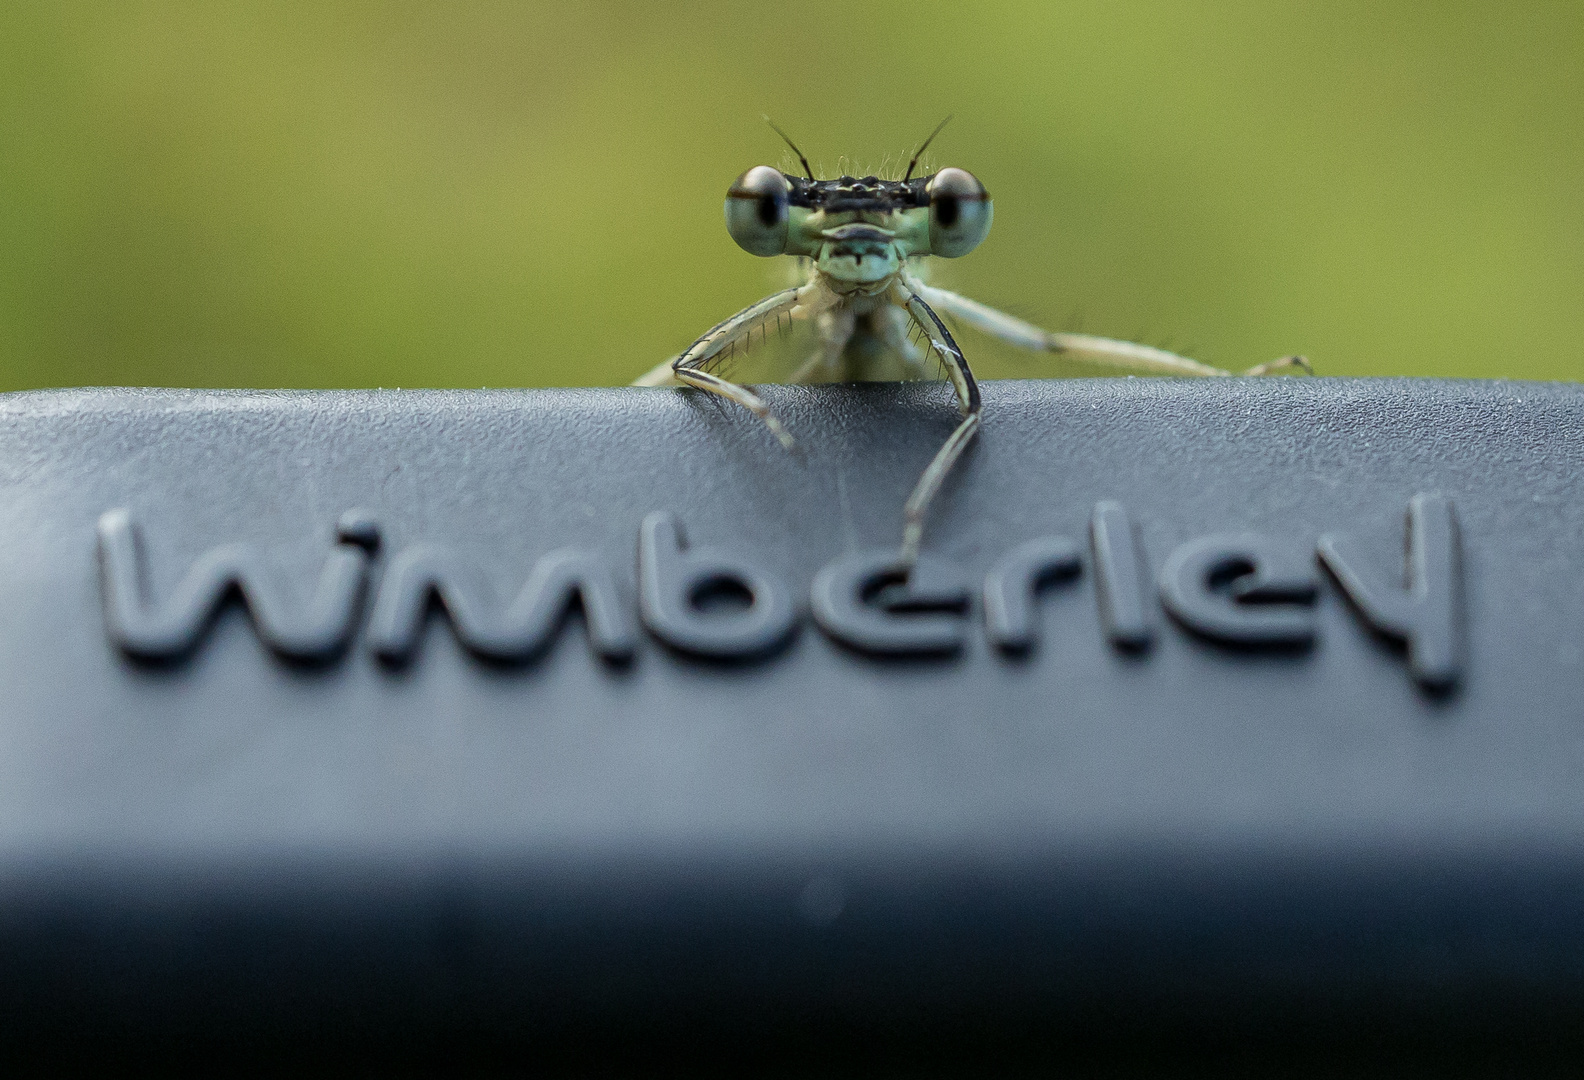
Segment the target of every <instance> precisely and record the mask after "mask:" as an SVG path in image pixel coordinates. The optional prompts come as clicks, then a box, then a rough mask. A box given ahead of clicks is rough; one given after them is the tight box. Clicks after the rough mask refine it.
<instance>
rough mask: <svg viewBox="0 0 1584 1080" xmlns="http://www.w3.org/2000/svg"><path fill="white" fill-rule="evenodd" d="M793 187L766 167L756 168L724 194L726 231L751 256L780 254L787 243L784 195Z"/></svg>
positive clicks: (759, 166) (746, 173)
mask: <svg viewBox="0 0 1584 1080" xmlns="http://www.w3.org/2000/svg"><path fill="white" fill-rule="evenodd" d="M791 190H792V185H791V184H789V183H787V178H786V177H784V176H782V175H781V174H780V172H778V171H777V170H775V169H772V168H771V167H770V166H768V165H756V166H755V167H753V168H752V169H749V170H748V171H747V172H745V173H743V174H742V175H741V176H739V177H738V178H737V179H736V181H735V182H733V184H732V186H731V189H730V190H729V191H727V192H726V231H727V232H729V233H731V235H732V239H733V240H735V241H737V246H738V247H740V248H742V249H743V250H744V251H746V252H749V253H750V254H753V255H780V254H783V253H784V252H785V251H786V243H787V194H788V193H789V192H790V191H791Z"/></svg>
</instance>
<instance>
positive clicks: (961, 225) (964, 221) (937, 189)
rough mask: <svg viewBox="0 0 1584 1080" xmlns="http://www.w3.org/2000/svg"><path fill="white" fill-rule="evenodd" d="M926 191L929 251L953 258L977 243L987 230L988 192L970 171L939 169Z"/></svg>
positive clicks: (988, 224)
mask: <svg viewBox="0 0 1584 1080" xmlns="http://www.w3.org/2000/svg"><path fill="white" fill-rule="evenodd" d="M925 190H927V191H928V192H929V201H930V203H929V206H930V216H929V233H930V253H931V254H932V255H941V256H944V257H945V258H948V259H955V258H957V257H959V256H961V255H966V254H968V253H969V252H970V251H972V250H973V249H974V248H976V247H978V246H979V241H981V240H983V239H984V238H985V235H986V234H987V233H989V231H990V215H991V211H992V210H993V209H994V208H993V207H992V206H991V205H990V194H989V192H987V191H985V189H984V185H983V184H981V183H980V182H979V181H978V179H977V178H976V177H975V176H974V174H973V173H971V172H967V171H965V170H963V169H942V170H941V171H940V172H938V173H936V174H935V175H934V177H933V178H931V180H930V182H929V187H928V188H926V189H925Z"/></svg>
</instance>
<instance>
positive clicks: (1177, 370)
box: [909, 280, 1314, 376]
mask: <svg viewBox="0 0 1584 1080" xmlns="http://www.w3.org/2000/svg"><path fill="white" fill-rule="evenodd" d="M909 284H910V285H911V286H912V288H913V289H914V291H915V292H917V293H918V294H919V295H921V296H923V297H924V298H925V299H926V300H927V301H928V302H929V303H931V304H933V305H935V306H936V307H938V308H940V309H941V310H942V311H945V312H948V313H950V314H952V315H955V316H956V317H957V318H959V319H961V320H962V321H963V322H965V323H967V324H968V325H969V326H972V327H974V328H975V329H976V330H982V331H983V332H984V333H986V334H989V335H990V336H991V337H994V338H999V339H1000V340H1002V341H1004V342H1006V343H1007V344H1009V345H1016V346H1017V347H1018V348H1021V349H1031V350H1034V351H1036V352H1052V353H1056V354H1057V355H1059V356H1068V357H1071V358H1072V359H1074V360H1083V361H1087V362H1088V363H1091V364H1109V365H1111V366H1113V367H1121V368H1129V369H1132V370H1135V371H1154V372H1159V373H1160V374H1163V375H1206V376H1216V375H1230V374H1232V372H1230V371H1226V370H1224V369H1222V368H1218V367H1211V366H1210V365H1209V364H1201V363H1200V362H1199V361H1197V360H1190V359H1188V358H1187V357H1186V356H1178V355H1177V354H1176V353H1172V352H1167V351H1166V350H1165V349H1157V348H1154V347H1153V346H1150V345H1139V344H1136V343H1134V342H1131V341H1117V340H1116V339H1114V338H1103V337H1095V336H1094V335H1092V334H1059V333H1052V332H1051V331H1048V330H1041V329H1040V328H1039V327H1037V326H1035V325H1033V324H1032V323H1027V322H1024V321H1023V320H1022V319H1018V318H1014V317H1013V316H1011V315H1008V314H1006V313H1005V312H1002V311H997V310H996V309H995V308H993V307H990V306H988V305H986V304H981V303H979V301H977V300H970V299H968V297H966V296H961V295H959V294H957V293H954V292H948V291H947V290H946V289H935V288H931V287H930V286H928V285H923V284H921V283H919V282H915V281H911V280H909ZM1295 367H1296V368H1302V369H1303V370H1304V371H1307V372H1309V374H1311V375H1312V374H1314V371H1313V370H1312V369H1311V368H1310V367H1309V361H1307V360H1305V359H1304V358H1303V357H1301V356H1284V357H1282V358H1281V359H1279V360H1272V361H1270V362H1269V363H1266V364H1259V365H1256V366H1255V367H1251V368H1249V369H1248V370H1247V371H1245V372H1243V374H1245V375H1269V374H1270V373H1271V372H1273V371H1280V370H1282V369H1283V368H1295Z"/></svg>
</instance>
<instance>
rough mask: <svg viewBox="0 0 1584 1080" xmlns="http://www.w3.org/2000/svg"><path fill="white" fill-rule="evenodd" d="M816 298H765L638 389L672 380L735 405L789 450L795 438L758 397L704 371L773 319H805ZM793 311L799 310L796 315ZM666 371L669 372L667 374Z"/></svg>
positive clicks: (806, 290) (786, 293) (795, 294)
mask: <svg viewBox="0 0 1584 1080" xmlns="http://www.w3.org/2000/svg"><path fill="white" fill-rule="evenodd" d="M814 295H815V294H812V293H811V292H810V287H809V286H807V285H805V286H802V287H801V288H796V289H783V290H782V291H780V292H778V293H773V294H771V295H770V296H767V297H765V298H764V299H763V300H761V301H759V302H758V303H757V304H751V305H749V306H748V307H746V308H744V309H743V310H741V311H739V312H738V313H737V314H735V315H733V316H732V317H731V318H729V319H726V320H725V321H724V322H720V323H717V324H715V325H714V326H712V327H710V329H709V330H708V331H707V332H706V333H705V334H704V335H703V336H702V337H700V338H699V339H698V340H697V341H695V342H694V343H693V344H692V345H689V346H688V347H687V349H686V351H684V352H683V353H682V355H681V356H678V357H677V358H676V359H674V360H671V361H669V362H668V363H667V364H665V365H662V366H661V367H659V368H656V369H654V370H653V371H651V372H649V373H648V374H647V375H645V376H643V377H642V378H641V379H640V380H638V383H637V384H636V385H643V386H656V385H662V384H663V383H664V382H666V381H668V380H669V379H675V380H676V381H678V382H682V383H686V384H687V385H689V386H694V387H697V388H698V389H700V390H708V391H709V392H710V393H712V394H717V395H719V396H721V397H723V398H725V399H726V400H728V401H735V402H736V403H737V404H739V405H741V406H742V407H743V408H745V409H747V410H748V411H749V412H751V413H753V414H754V415H755V416H757V417H758V418H759V419H760V420H762V421H764V425H765V427H767V428H769V429H770V433H771V434H772V435H774V436H775V437H776V439H778V440H779V441H780V443H781V445H782V446H784V447H786V448H787V449H788V450H790V449H791V448H792V445H793V444H792V436H791V435H790V434H788V432H787V430H786V428H784V427H783V426H782V425H781V421H779V420H777V419H776V418H775V415H774V414H773V413H772V412H771V411H770V407H769V406H768V405H766V404H765V403H764V400H763V399H761V398H760V397H759V395H758V394H756V393H754V392H753V391H752V390H749V389H748V388H747V387H745V386H738V385H737V384H736V383H734V382H731V381H730V380H728V379H723V378H721V377H720V376H719V375H715V374H713V373H711V372H709V371H705V370H704V368H705V367H707V366H708V365H709V364H710V363H711V362H713V361H715V360H717V359H718V358H719V357H720V354H721V353H722V352H724V351H726V350H727V349H728V348H732V349H735V347H736V345H737V343H738V342H739V341H742V340H744V339H745V338H750V337H751V336H752V335H753V333H754V331H756V330H762V329H765V324H766V323H767V322H768V321H769V320H771V319H776V320H780V319H782V318H797V317H805V318H806V317H807V311H808V309H807V306H806V305H804V303H803V302H804V301H806V300H811V299H813V298H814ZM794 309H798V310H796V311H794ZM767 332H768V331H767ZM667 368H668V369H669V371H667V370H665V369H667Z"/></svg>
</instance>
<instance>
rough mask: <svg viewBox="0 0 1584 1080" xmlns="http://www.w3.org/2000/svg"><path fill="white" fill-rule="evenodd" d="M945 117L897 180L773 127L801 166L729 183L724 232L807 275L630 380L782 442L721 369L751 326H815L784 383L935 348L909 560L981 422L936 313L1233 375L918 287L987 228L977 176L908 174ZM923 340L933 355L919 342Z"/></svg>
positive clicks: (1163, 369) (1059, 342) (918, 368)
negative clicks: (742, 411)
mask: <svg viewBox="0 0 1584 1080" xmlns="http://www.w3.org/2000/svg"><path fill="white" fill-rule="evenodd" d="M949 119H951V118H950V117H947V120H949ZM771 126H772V127H774V126H775V125H773V124H772V125H771ZM945 126H946V121H942V122H941V124H940V126H938V127H936V129H935V131H934V132H932V133H931V134H930V136H929V138H927V139H925V140H924V142H923V143H922V144H921V145H920V146H919V148H918V150H916V151H915V152H914V153H913V157H912V159H911V160H910V161H909V162H908V166H907V171H906V172H905V173H903V175H902V179H900V180H882V179H879V178H878V177H875V176H865V177H861V178H860V177H852V176H842V177H839V178H837V179H835V180H817V179H815V177H814V170H813V169H811V168H810V167H809V163H808V158H806V157H804V156H803V153H802V151H800V150H798V148H797V147H796V146H795V145H793V143H792V140H791V139H788V138H787V136H786V133H785V132H782V131H781V129H780V128H775V130H776V132H777V133H778V134H780V135H781V137H782V138H783V139H786V142H787V145H788V146H790V147H791V148H792V152H793V153H794V154H796V155H797V159H798V163H799V164H800V165H801V166H802V168H803V175H801V176H797V175H793V174H792V173H786V172H782V171H780V170H779V169H774V168H771V167H770V166H768V165H759V166H756V167H755V168H752V169H749V170H748V171H747V172H745V173H743V174H742V175H741V176H739V177H738V178H737V180H736V182H735V183H733V184H732V186H731V188H730V189H729V190H728V191H727V192H726V229H727V231H728V232H730V233H731V236H732V239H733V240H735V241H737V243H738V244H739V245H740V246H741V247H742V248H744V249H745V250H747V251H749V252H751V253H752V254H754V255H762V256H766V257H769V256H773V255H793V256H797V257H799V259H800V260H802V261H803V262H804V263H805V265H806V267H807V278H806V280H804V281H803V282H802V283H801V284H799V285H797V286H795V287H793V288H789V289H784V290H782V291H781V292H777V293H773V294H772V295H770V296H767V297H765V298H764V299H763V300H761V301H759V302H758V303H757V304H754V305H752V306H751V307H747V308H744V309H743V310H742V311H739V312H738V313H737V314H735V315H733V316H732V317H731V318H729V319H727V320H726V321H725V322H722V323H719V324H717V325H716V326H713V327H711V328H710V330H709V332H708V333H706V334H705V335H704V336H703V337H701V338H699V339H698V340H697V341H695V342H694V343H693V344H692V345H690V346H688V348H687V349H686V351H684V352H683V353H682V354H681V355H680V356H677V357H675V358H673V359H671V360H667V361H666V362H665V363H663V364H661V365H659V366H658V367H656V368H655V369H654V370H653V371H651V372H649V373H648V374H647V375H644V376H643V377H642V378H640V379H638V380H637V381H636V382H635V384H634V385H638V386H666V385H678V384H681V385H686V386H693V387H697V388H698V389H700V390H708V391H710V392H711V393H714V394H719V395H720V396H721V397H723V398H727V399H728V400H731V401H735V402H737V403H738V404H739V405H742V406H743V407H745V408H747V409H748V410H749V411H751V412H752V413H753V414H754V415H755V416H757V417H759V419H760V420H762V421H764V423H765V425H766V426H767V427H768V428H769V429H770V431H771V432H772V433H774V435H775V437H776V438H777V439H779V440H780V441H781V443H782V445H784V446H786V447H788V448H790V447H791V446H792V436H791V435H790V434H789V433H788V432H787V430H786V428H785V427H783V426H782V424H781V422H780V421H779V420H778V419H776V417H775V415H774V414H773V413H771V411H770V409H769V407H768V406H766V405H765V403H764V401H763V400H762V399H761V398H760V397H759V395H758V394H755V393H754V392H753V391H752V390H750V389H748V388H747V387H745V386H741V385H739V384H737V383H735V382H733V381H731V380H730V379H728V378H727V377H726V376H725V375H724V374H723V372H724V371H725V369H726V365H727V364H728V362H729V361H730V360H731V359H732V358H734V357H735V356H736V355H737V353H738V351H739V348H740V347H745V346H747V345H749V344H751V343H752V341H753V337H754V335H755V334H760V335H761V336H766V335H767V333H768V328H769V326H770V325H772V324H774V325H775V326H776V327H777V329H780V328H781V327H782V326H783V325H785V324H788V323H800V322H806V323H809V324H812V326H813V328H814V332H815V335H816V338H817V340H818V346H817V348H816V349H815V350H814V353H813V355H811V356H809V357H808V358H807V359H806V360H805V361H804V362H803V363H802V364H801V365H800V366H799V367H798V368H797V369H796V370H795V371H793V372H791V374H790V376H789V377H788V378H787V379H786V380H785V381H788V382H793V383H800V382H814V381H820V380H822V379H828V378H830V377H831V375H832V374H833V373H835V372H840V373H841V374H842V375H843V376H844V377H846V378H849V379H854V380H865V379H872V378H876V377H883V376H879V375H877V374H876V372H877V371H878V370H880V365H879V364H877V363H876V362H875V360H874V358H875V357H876V356H877V355H880V354H882V353H884V352H890V353H891V354H894V356H895V357H896V358H898V359H900V361H901V363H902V365H903V368H904V370H906V371H908V372H910V373H911V374H913V375H914V376H915V377H923V376H924V375H925V374H926V372H925V360H926V358H927V357H929V356H933V357H934V358H935V359H936V360H938V362H939V364H940V366H941V367H942V368H943V369H944V371H945V374H946V377H947V378H948V379H949V380H950V382H951V384H952V388H953V390H955V392H956V395H957V407H958V410H959V412H960V413H961V415H962V421H961V422H960V423H959V424H958V425H957V427H956V429H955V430H954V431H953V432H952V433H951V435H950V437H948V438H947V440H946V442H945V443H944V444H943V445H942V446H941V448H940V450H938V451H937V452H936V454H935V457H934V459H933V460H932V461H931V462H930V463H929V466H928V467H927V468H926V469H925V470H924V473H923V475H922V476H920V477H919V480H918V483H917V484H916V485H914V488H913V492H912V494H911V495H909V496H908V500H907V503H906V504H905V507H904V509H903V528H902V552H901V559H900V562H901V564H902V565H903V566H911V565H912V564H913V563H914V561H915V560H916V559H917V557H918V552H919V545H920V544H921V542H922V541H923V537H924V517H925V514H926V512H927V511H928V510H929V505H930V501H931V500H932V499H933V498H934V497H935V494H936V492H938V491H939V490H940V487H941V484H942V482H944V481H945V479H946V476H947V474H949V473H950V472H951V469H952V466H953V465H954V464H955V463H956V461H957V459H958V458H959V457H960V456H961V455H962V452H963V450H965V449H966V448H967V446H968V444H969V442H971V441H972V439H973V437H974V434H975V433H976V432H977V431H978V429H979V413H980V401H979V387H978V384H977V383H976V382H975V381H974V376H973V371H972V370H971V369H970V368H969V366H968V361H967V360H966V359H965V358H964V356H963V353H962V350H961V349H960V348H958V346H957V342H956V340H955V339H954V338H953V337H952V334H951V331H950V330H948V329H947V327H946V323H945V322H944V321H942V319H941V315H940V313H942V312H944V313H946V314H947V315H950V316H953V317H955V318H956V319H958V320H960V321H961V322H963V323H964V324H966V325H968V326H972V327H974V328H975V329H977V330H980V331H983V332H984V333H987V334H990V335H991V336H993V337H997V338H1000V339H1001V340H1002V341H1005V342H1008V343H1009V344H1012V345H1016V346H1019V347H1021V348H1025V349H1033V350H1037V351H1041V352H1051V353H1059V354H1061V355H1063V356H1066V357H1070V358H1072V359H1076V360H1082V361H1086V362H1089V363H1094V364H1105V365H1109V366H1112V367H1116V368H1121V369H1126V370H1132V371H1144V372H1153V373H1156V374H1165V375H1211V376H1220V375H1230V374H1232V373H1231V372H1229V371H1223V370H1222V369H1220V368H1215V367H1211V366H1210V365H1208V364H1202V363H1200V362H1199V361H1197V360H1190V359H1188V358H1187V357H1185V356H1178V355H1176V354H1175V353H1170V352H1167V351H1165V350H1164V349H1157V348H1154V347H1151V346H1148V345H1138V344H1134V343H1132V342H1127V341H1115V340H1112V339H1110V338H1102V337H1093V336H1091V335H1089V334H1069V333H1053V332H1050V331H1047V330H1041V329H1040V328H1039V327H1037V326H1034V325H1032V324H1030V323H1026V322H1024V321H1023V320H1021V319H1016V318H1013V317H1012V316H1011V315H1007V314H1004V313H1003V312H1000V311H997V310H995V309H994V308H991V307H987V306H985V305H984V304H981V303H979V302H978V301H976V300H970V299H969V298H967V297H966V296H960V295H958V294H957V293H954V292H948V291H947V290H945V289H938V288H934V287H932V286H930V285H928V284H926V283H925V282H924V281H923V280H922V274H921V272H920V271H921V270H922V266H921V265H920V263H921V260H922V259H923V258H924V257H925V256H929V255H938V256H941V257H942V258H947V259H955V258H958V257H960V256H963V255H966V254H968V252H970V251H972V250H973V249H974V248H976V247H978V246H979V243H980V242H981V241H982V240H984V238H985V235H986V234H987V233H988V232H989V231H990V219H991V216H992V210H993V206H992V203H991V201H990V194H989V192H987V191H986V190H985V187H984V185H983V184H981V183H980V182H979V181H978V180H977V179H976V178H975V177H974V176H973V174H971V173H969V172H966V171H964V170H962V169H953V168H947V169H941V170H939V171H938V172H934V173H931V174H929V175H927V176H919V177H914V175H913V173H914V170H916V169H917V168H918V162H919V157H920V156H921V155H922V154H923V153H924V151H925V150H926V149H927V148H928V147H929V145H930V143H931V142H932V141H934V138H935V136H936V135H938V134H940V130H941V128H942V127H945ZM914 335H916V337H917V343H916V342H915V340H914ZM923 343H927V345H928V350H927V351H926V350H925V349H922V348H920V347H919V345H920V344H923ZM876 344H878V345H879V346H880V349H876V348H875V347H874V346H875V345H876ZM1293 367H1299V368H1303V369H1304V370H1308V364H1307V363H1306V362H1305V361H1304V359H1303V358H1302V357H1298V356H1288V357H1283V358H1282V359H1280V360H1275V361H1272V362H1270V363H1267V364H1260V365H1259V366H1257V367H1253V368H1250V369H1249V370H1248V371H1246V372H1244V374H1245V375H1264V374H1268V373H1270V372H1273V371H1277V370H1281V369H1285V368H1293Z"/></svg>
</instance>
